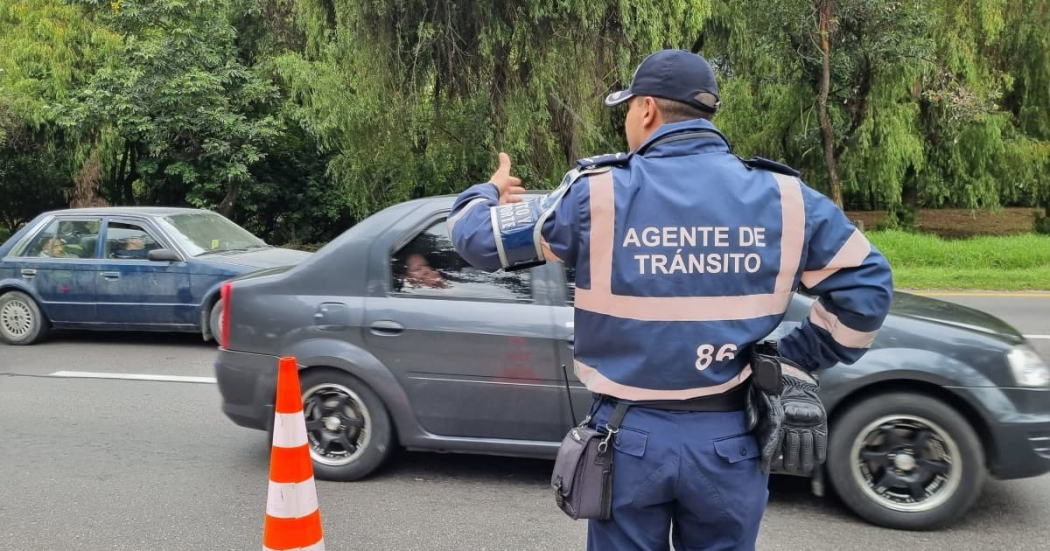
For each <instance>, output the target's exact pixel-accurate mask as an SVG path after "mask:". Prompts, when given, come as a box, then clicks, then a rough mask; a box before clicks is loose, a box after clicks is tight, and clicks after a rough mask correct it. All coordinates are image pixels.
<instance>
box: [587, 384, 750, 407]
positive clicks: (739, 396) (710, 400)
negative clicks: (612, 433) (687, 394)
mask: <svg viewBox="0 0 1050 551" xmlns="http://www.w3.org/2000/svg"><path fill="white" fill-rule="evenodd" d="M750 386H751V381H746V382H744V383H743V384H740V385H737V386H736V387H735V388H733V389H732V390H729V391H727V392H723V393H722V394H715V395H713V396H701V397H699V398H690V399H688V400H641V401H631V400H621V399H620V398H617V397H615V396H609V395H607V394H600V395H599V396H600V397H601V399H603V400H609V401H610V402H613V403H625V404H628V405H630V406H631V407H647V408H654V409H666V410H672V411H736V410H741V409H744V407H746V405H747V404H746V400H747V392H748V388H749V387H750Z"/></svg>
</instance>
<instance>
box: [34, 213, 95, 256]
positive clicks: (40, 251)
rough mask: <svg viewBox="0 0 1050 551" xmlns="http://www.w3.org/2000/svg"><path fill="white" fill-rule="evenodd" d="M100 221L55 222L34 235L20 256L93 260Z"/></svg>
mask: <svg viewBox="0 0 1050 551" xmlns="http://www.w3.org/2000/svg"><path fill="white" fill-rule="evenodd" d="M101 227H102V219H101V218H98V219H85V220H55V221H54V222H52V223H50V224H48V226H47V227H46V228H44V230H43V231H41V232H40V233H39V234H37V235H36V237H34V238H33V240H32V241H31V242H30V243H29V245H28V246H27V247H25V249H24V250H23V251H22V253H21V255H20V256H24V257H39V258H93V257H94V256H95V245H96V244H97V243H98V231H99V228H101Z"/></svg>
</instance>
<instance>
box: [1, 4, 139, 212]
mask: <svg viewBox="0 0 1050 551" xmlns="http://www.w3.org/2000/svg"><path fill="white" fill-rule="evenodd" d="M119 42H120V40H119V37H118V36H117V35H116V34H114V33H112V32H111V31H110V30H109V29H107V28H106V27H105V26H103V25H100V24H99V22H98V21H96V20H95V19H94V18H91V17H85V14H84V13H83V11H82V10H81V9H80V8H79V7H77V6H73V5H68V4H64V3H59V2H53V1H47V0H17V1H11V2H6V3H4V4H3V6H2V7H0V52H3V53H4V54H3V55H0V197H4V200H3V201H0V225H6V226H8V228H13V227H15V226H17V225H19V224H21V223H23V222H25V221H27V220H28V219H30V218H32V217H34V216H36V215H37V214H38V213H39V211H40V210H42V209H45V208H54V207H58V206H62V205H63V204H64V202H65V201H66V200H68V197H69V196H70V195H72V194H73V193H74V183H73V178H74V176H76V175H78V174H79V173H80V172H81V166H82V165H83V163H84V162H85V161H86V160H87V159H88V158H89V157H90V150H91V145H90V143H91V142H90V140H88V139H86V137H85V136H84V135H82V134H80V133H79V132H77V131H76V130H75V129H73V130H62V129H60V128H59V127H58V126H57V124H56V120H57V118H58V116H59V115H58V113H57V111H56V109H55V106H56V105H58V104H61V103H62V102H64V101H68V100H70V99H71V98H73V97H74V96H75V95H76V92H77V90H78V89H79V88H80V87H82V86H84V84H85V79H86V76H87V75H89V74H90V72H91V71H93V70H94V69H95V68H96V67H98V66H100V65H101V64H103V63H104V62H105V61H106V60H107V59H111V58H112V57H114V56H115V55H116V52H117V51H118V47H119ZM82 191H83V192H85V193H87V194H89V195H90V194H91V193H92V192H93V191H94V190H92V189H87V190H82Z"/></svg>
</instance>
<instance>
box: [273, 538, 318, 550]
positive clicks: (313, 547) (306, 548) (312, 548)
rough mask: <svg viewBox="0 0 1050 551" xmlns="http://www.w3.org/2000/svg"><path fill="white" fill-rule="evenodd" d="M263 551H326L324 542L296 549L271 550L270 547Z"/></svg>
mask: <svg viewBox="0 0 1050 551" xmlns="http://www.w3.org/2000/svg"><path fill="white" fill-rule="evenodd" d="M263 551H324V540H321V541H319V542H317V543H315V544H313V545H307V546H306V547H296V548H295V549H281V550H279V549H270V548H269V547H266V546H263Z"/></svg>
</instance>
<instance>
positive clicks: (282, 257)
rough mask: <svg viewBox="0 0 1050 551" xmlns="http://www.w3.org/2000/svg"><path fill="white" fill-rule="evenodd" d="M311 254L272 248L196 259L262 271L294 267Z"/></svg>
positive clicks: (217, 254) (211, 255)
mask: <svg viewBox="0 0 1050 551" xmlns="http://www.w3.org/2000/svg"><path fill="white" fill-rule="evenodd" d="M312 254H313V253H308V252H305V251H296V250H293V249H281V248H277V247H273V248H270V249H259V250H257V251H243V252H236V251H231V252H226V253H216V254H209V255H205V256H202V257H197V258H198V259H199V260H205V261H208V262H213V263H215V264H226V265H229V266H245V267H248V268H257V269H263V268H277V267H281V266H294V265H296V264H298V263H300V262H302V261H304V260H306V259H307V258H310V256H311V255H312Z"/></svg>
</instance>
